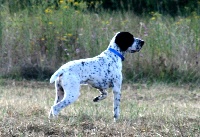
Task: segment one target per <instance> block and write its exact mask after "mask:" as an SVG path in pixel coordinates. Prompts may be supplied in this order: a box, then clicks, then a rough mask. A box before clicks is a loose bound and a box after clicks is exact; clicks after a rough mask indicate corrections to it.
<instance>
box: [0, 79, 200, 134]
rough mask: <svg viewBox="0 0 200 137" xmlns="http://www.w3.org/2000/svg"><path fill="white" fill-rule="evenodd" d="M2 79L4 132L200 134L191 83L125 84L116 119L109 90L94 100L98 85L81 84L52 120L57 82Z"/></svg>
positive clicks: (197, 93)
mask: <svg viewBox="0 0 200 137" xmlns="http://www.w3.org/2000/svg"><path fill="white" fill-rule="evenodd" d="M1 83H2V82H1ZM3 83H4V84H3V85H1V84H0V93H1V94H0V104H1V107H0V112H1V115H0V125H1V126H0V135H1V136H166V137H168V136H199V135H200V126H199V125H200V124H199V123H200V117H199V116H200V106H199V101H200V89H199V88H192V89H191V88H190V86H189V85H183V86H182V87H175V86H170V85H166V84H153V85H152V86H148V85H140V84H135V85H133V84H129V85H127V84H125V85H123V89H122V98H121V115H120V118H119V120H118V121H117V122H116V123H115V122H113V113H112V110H113V104H112V97H113V95H112V92H111V91H109V94H108V97H107V98H106V99H105V100H103V101H101V102H99V103H94V102H92V99H93V98H94V97H95V96H97V95H98V94H99V93H98V91H96V90H95V89H93V88H90V87H87V86H83V87H82V89H81V96H80V97H79V99H78V101H76V102H75V103H74V104H72V105H70V106H68V107H66V108H65V109H63V110H62V111H61V113H60V115H59V117H58V118H57V119H55V120H51V121H49V120H48V118H47V117H48V113H49V110H50V107H51V105H52V104H53V101H54V96H55V93H54V87H53V84H52V85H49V84H47V83H44V82H36V81H21V82H18V81H14V80H11V81H7V80H5V81H4V82H3Z"/></svg>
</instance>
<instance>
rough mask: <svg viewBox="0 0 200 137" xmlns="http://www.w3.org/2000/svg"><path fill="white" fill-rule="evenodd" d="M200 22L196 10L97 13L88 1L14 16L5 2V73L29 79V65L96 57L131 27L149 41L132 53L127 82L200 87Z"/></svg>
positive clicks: (1, 23) (0, 24) (1, 52)
mask: <svg viewBox="0 0 200 137" xmlns="http://www.w3.org/2000/svg"><path fill="white" fill-rule="evenodd" d="M72 5H73V4H72ZM199 22H200V17H199V15H198V14H197V13H195V12H193V13H191V14H190V15H189V16H186V17H181V16H177V17H170V16H166V15H165V16H164V15H161V14H159V13H157V12H152V13H150V14H149V15H145V16H137V15H135V14H133V13H132V12H123V13H122V12H106V11H101V12H99V13H94V12H89V11H87V10H86V7H85V5H84V3H78V5H76V6H70V5H66V4H61V7H60V8H59V9H57V10H55V9H54V7H48V8H45V7H40V6H33V7H32V9H31V10H28V9H24V10H21V11H18V12H16V13H12V14H11V13H10V12H9V9H8V7H6V6H5V5H4V6H1V20H0V29H1V30H0V32H1V35H0V37H1V38H0V39H1V46H0V58H1V60H0V64H1V65H0V66H1V67H0V70H1V72H3V73H1V74H0V76H2V75H5V74H6V75H8V74H10V75H9V76H13V77H14V78H16V77H22V78H24V77H25V78H26V76H27V75H30V74H24V73H22V70H25V69H27V68H28V67H27V66H32V67H37V66H38V71H40V72H42V73H43V71H44V70H49V69H50V70H55V69H57V68H58V66H60V65H61V64H63V63H66V62H67V61H69V60H73V59H80V58H87V57H93V56H96V55H98V54H99V53H101V52H102V51H104V50H105V49H106V48H107V46H108V44H109V41H110V40H111V38H112V37H113V36H114V34H115V33H116V32H118V31H129V32H131V33H133V34H134V36H135V37H140V38H142V39H144V40H145V45H144V47H143V49H142V50H141V52H140V53H136V54H127V55H126V60H125V62H124V65H123V66H124V67H123V74H124V80H125V81H129V82H133V81H142V82H154V81H164V82H167V83H177V84H178V85H180V84H181V83H192V84H196V85H198V83H199V82H200V79H199V77H200V73H199V71H198V70H199V69H200V65H199V64H200V63H199V60H200V56H199V52H200V48H199V43H200V39H199V36H200V29H199V28H200V24H199ZM46 68H48V69H46ZM23 72H24V71H23ZM25 72H26V73H28V72H29V71H28V70H27V71H25ZM39 74H40V73H39ZM39 76H40V75H39ZM39 76H36V77H37V78H38V77H39ZM43 79H44V78H43Z"/></svg>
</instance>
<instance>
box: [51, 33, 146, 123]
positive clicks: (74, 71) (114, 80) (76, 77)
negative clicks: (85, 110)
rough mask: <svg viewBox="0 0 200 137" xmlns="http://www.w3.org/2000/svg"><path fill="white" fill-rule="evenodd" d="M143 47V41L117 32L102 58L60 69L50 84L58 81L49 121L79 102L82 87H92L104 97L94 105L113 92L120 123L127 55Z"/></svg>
mask: <svg viewBox="0 0 200 137" xmlns="http://www.w3.org/2000/svg"><path fill="white" fill-rule="evenodd" d="M143 45H144V41H143V40H141V39H139V38H135V37H134V36H133V35H132V34H131V33H129V32H118V33H116V35H115V36H114V37H113V38H112V40H111V41H110V44H109V46H108V48H107V49H106V50H105V51H103V52H102V53H101V54H100V55H98V56H95V57H93V58H86V59H80V60H74V61H70V62H68V63H66V64H64V65H63V66H61V67H60V68H59V69H58V70H57V71H56V72H55V73H54V74H53V75H52V76H51V78H50V83H53V82H54V81H55V90H56V96H55V101H54V105H53V106H52V107H51V110H50V113H49V118H52V117H55V116H57V115H58V113H59V112H60V111H61V109H63V108H64V107H66V106H68V105H70V104H72V103H73V102H75V101H76V100H77V99H78V97H79V95H80V85H81V84H89V85H91V86H92V87H94V88H97V89H98V90H99V92H100V93H101V95H99V96H97V97H95V98H94V99H93V101H94V102H98V101H100V100H103V99H105V98H106V97H107V91H106V89H108V88H112V91H113V94H114V98H113V104H114V105H113V106H114V120H117V119H118V118H119V113H120V98H121V86H122V72H121V71H122V61H123V60H124V59H125V58H124V55H125V53H135V52H139V51H140V49H141V48H142V46H143Z"/></svg>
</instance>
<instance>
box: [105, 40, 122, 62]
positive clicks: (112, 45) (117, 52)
mask: <svg viewBox="0 0 200 137" xmlns="http://www.w3.org/2000/svg"><path fill="white" fill-rule="evenodd" d="M107 50H109V51H111V52H113V53H114V54H115V55H116V56H118V57H120V58H121V60H122V61H124V59H125V58H124V54H125V52H123V51H121V50H120V48H119V47H118V46H117V44H116V43H110V45H109V46H108V49H107Z"/></svg>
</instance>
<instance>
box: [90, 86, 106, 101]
mask: <svg viewBox="0 0 200 137" xmlns="http://www.w3.org/2000/svg"><path fill="white" fill-rule="evenodd" d="M99 92H100V93H101V95H100V96H97V97H95V98H94V99H93V101H94V102H98V101H100V100H103V99H105V98H106V97H107V95H108V92H107V91H106V90H103V89H99Z"/></svg>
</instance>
